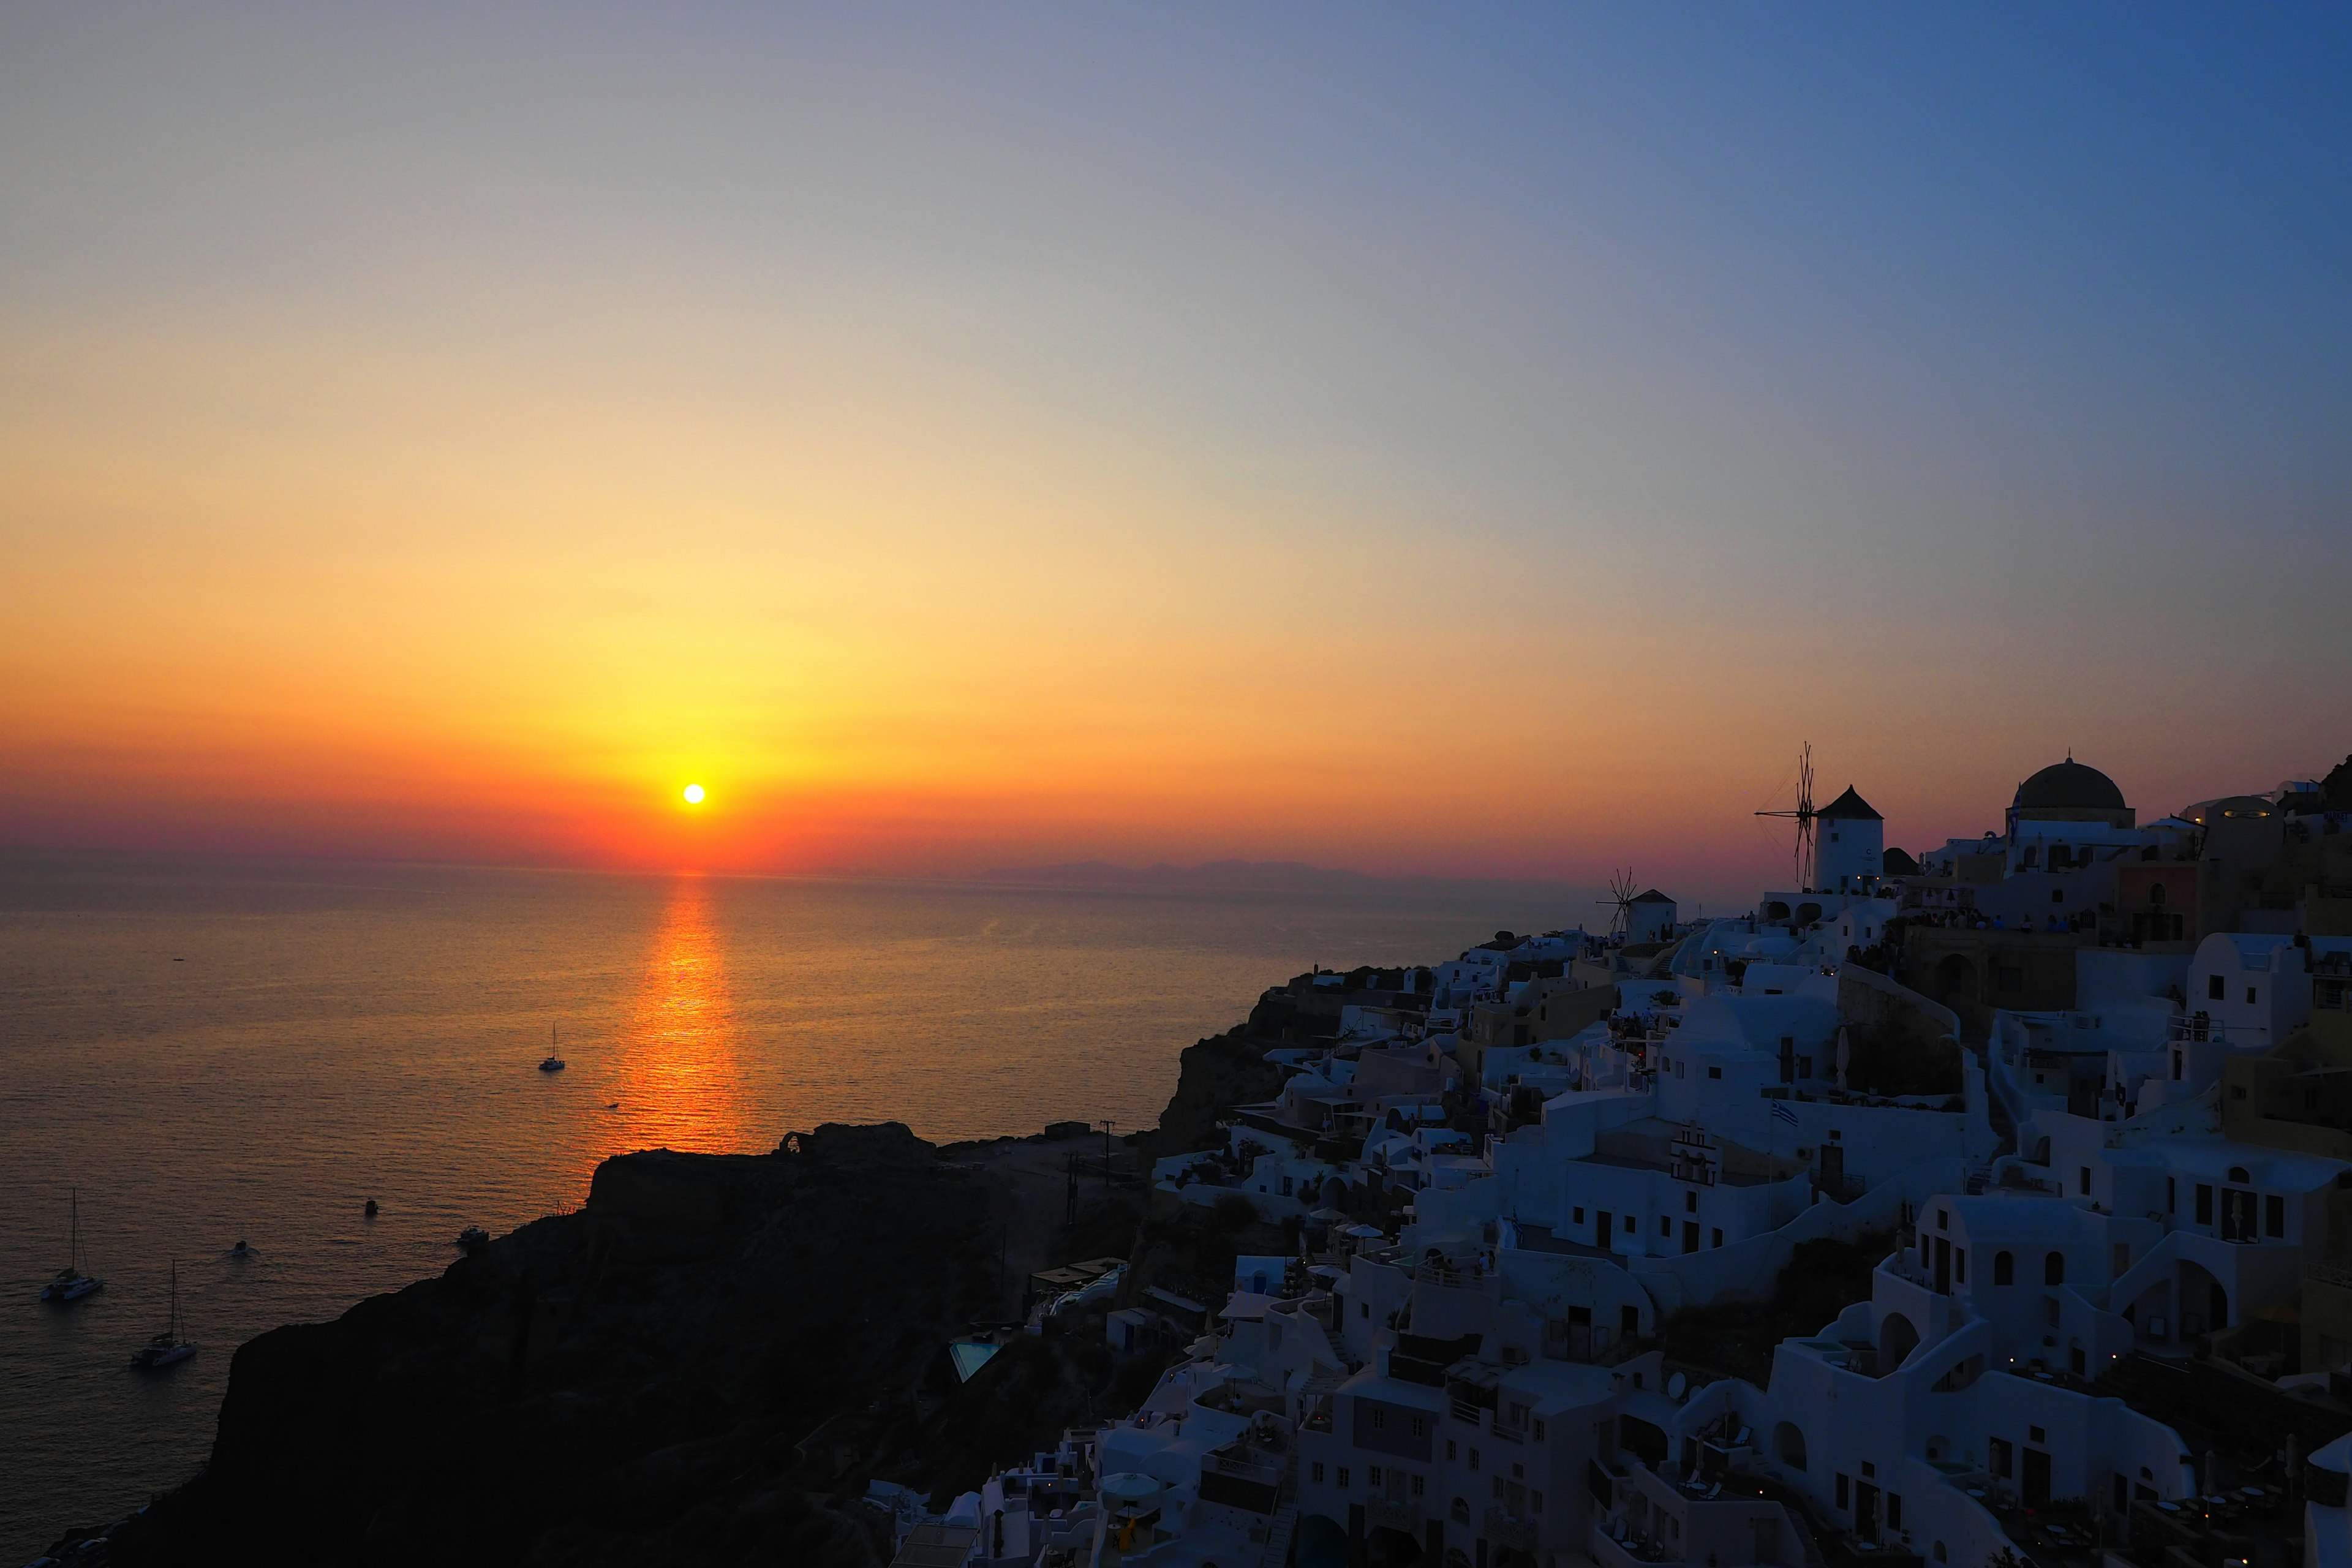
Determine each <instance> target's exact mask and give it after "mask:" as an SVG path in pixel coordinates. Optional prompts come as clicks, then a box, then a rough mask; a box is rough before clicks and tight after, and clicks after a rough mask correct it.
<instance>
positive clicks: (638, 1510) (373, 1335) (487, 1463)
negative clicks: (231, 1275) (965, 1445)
mask: <svg viewBox="0 0 2352 1568" xmlns="http://www.w3.org/2000/svg"><path fill="white" fill-rule="evenodd" d="M989 1212H990V1204H989V1194H987V1192H986V1191H985V1190H984V1184H982V1182H979V1181H977V1180H975V1179H973V1178H972V1177H971V1176H970V1175H968V1174H966V1173H960V1172H956V1171H953V1170H950V1169H948V1168H946V1167H944V1166H942V1165H941V1163H940V1161H939V1160H938V1159H937V1157H936V1152H935V1151H934V1150H933V1149H932V1148H931V1146H930V1145H929V1144H927V1143H924V1142H920V1141H919V1140H918V1139H916V1138H915V1137H914V1136H913V1135H912V1134H911V1133H910V1132H908V1130H907V1129H906V1128H905V1127H903V1126H901V1125H899V1124H898V1123H895V1122H894V1123H887V1124H885V1125H882V1126H879V1127H843V1126H825V1127H821V1128H819V1129H817V1130H816V1131H814V1132H811V1133H803V1134H798V1135H795V1136H794V1137H793V1138H792V1139H788V1140H787V1141H786V1142H785V1145H784V1146H783V1147H782V1148H780V1149H779V1150H778V1151H777V1152H775V1153H773V1154H772V1155H765V1156H716V1155H693V1154H675V1153H669V1152H650V1153H640V1154H627V1155H622V1156H619V1157H616V1158H614V1159H612V1160H608V1161H606V1162H605V1163H604V1165H603V1166H601V1167H600V1168H599V1169H598V1171H597V1173H596V1175H595V1180H594V1184H593V1187H592V1189H591V1193H590V1196H589V1200H588V1204H587V1206H586V1207H585V1208H584V1209H583V1211H582V1212H580V1213H578V1214H575V1215H562V1216H560V1217H556V1218H551V1219H544V1220H541V1221H538V1222H537V1223H535V1224H532V1225H529V1226H524V1227H523V1228H522V1229H520V1230H519V1231H517V1232H515V1233H514V1234H513V1235H511V1236H508V1237H501V1238H499V1240H497V1241H495V1242H493V1243H492V1244H490V1245H489V1246H488V1247H485V1248H483V1249H481V1250H480V1251H479V1252H478V1254H476V1255H475V1256H473V1257H470V1258H465V1259H463V1260H461V1261H459V1262H458V1263H457V1264H456V1265H454V1266H453V1267H452V1268H450V1269H449V1270H448V1272H447V1273H446V1274H445V1275H443V1276H442V1277H441V1278H439V1279H432V1280H427V1281H425V1282H423V1283H421V1284H417V1285H413V1286H411V1287H409V1288H408V1289H404V1290H402V1291H400V1292H398V1293H396V1294H394V1295H390V1296H383V1297H378V1298H375V1299H374V1300H368V1301H364V1302H362V1303H361V1304H360V1305H359V1306H357V1307H354V1308H353V1309H352V1310H350V1311H349V1312H346V1313H345V1314H344V1315H343V1316H342V1317H341V1318H340V1319H338V1320H337V1321H333V1322H331V1323H317V1324H303V1325H299V1326H296V1327H291V1328H284V1329H278V1330H276V1331H272V1332H270V1333H267V1334H264V1335H262V1336H260V1337H259V1338H257V1339H256V1340H254V1341H252V1342H249V1343H247V1345H245V1346H244V1347H243V1348H242V1349H240V1350H239V1351H238V1352H237V1353H236V1362H235V1363H234V1364H233V1366H232V1369H231V1372H230V1378H229V1388H228V1394H227V1396H226V1399H225V1400H224V1402H223V1404H222V1407H221V1419H220V1434H219V1437H218V1439H217V1441H216V1442H215V1447H214V1450H213V1458H212V1462H211V1464H210V1466H209V1467H208V1468H206V1470H205V1473H204V1474H203V1475H202V1476H201V1477H199V1478H198V1479H196V1480H194V1482H192V1483H190V1484H189V1485H187V1486H185V1487H184V1488H182V1489H180V1490H179V1491H177V1492H176V1493H173V1494H172V1495H171V1496H170V1497H168V1498H166V1499H164V1500H162V1501H161V1502H159V1503H158V1504H157V1505H156V1506H155V1507H154V1508H153V1509H152V1510H149V1512H148V1513H147V1514H146V1515H145V1516H144V1517H142V1518H141V1519H138V1520H135V1521H130V1522H128V1523H126V1524H125V1525H124V1526H122V1527H121V1528H120V1529H118V1530H117V1531H115V1532H114V1537H113V1540H112V1542H111V1543H110V1545H111V1554H112V1558H113V1561H115V1562H117V1563H183V1562H197V1561H226V1560H235V1561H239V1562H253V1563H281V1562H282V1563H297V1562H299V1563H424V1562H433V1563H614V1564H619V1563H633V1564H645V1563H735V1562H770V1563H773V1562H793V1563H864V1562H879V1561H885V1560H887V1542H885V1541H884V1540H883V1539H882V1538H881V1537H880V1535H879V1534H878V1533H877V1530H876V1524H877V1520H876V1519H875V1518H873V1517H869V1515H868V1513H867V1510H864V1509H862V1508H858V1507H856V1506H855V1505H846V1506H845V1504H844V1503H843V1502H841V1501H839V1500H836V1499H835V1497H834V1496H833V1495H832V1493H831V1490H830V1489H829V1486H828V1483H829V1482H830V1481H831V1479H833V1476H832V1471H833V1469H834V1468H835V1467H834V1460H835V1455H834V1453H833V1452H832V1451H831V1450H830V1449H829V1448H826V1447H824V1445H822V1444H818V1445H814V1446H812V1445H811V1443H810V1442H809V1439H810V1437H811V1436H812V1435H813V1434H814V1433H815V1431H816V1429H817V1428H818V1427H819V1426H822V1425H823V1424H824V1422H826V1421H827V1420H828V1419H831V1418H835V1417H837V1416H839V1415H842V1414H844V1413H845V1412H847V1411H853V1410H856V1409H859V1408H862V1407H864V1406H865V1405H870V1404H874V1403H876V1402H877V1401H878V1402H881V1403H883V1404H886V1405H887V1404H888V1403H889V1402H891V1401H892V1400H894V1399H899V1400H903V1399H904V1397H905V1396H906V1394H908V1385H909V1384H911V1382H912V1381H913V1376H914V1375H919V1373H920V1369H921V1368H922V1367H923V1365H924V1364H925V1363H926V1361H927V1360H928V1358H929V1357H930V1356H932V1355H934V1354H936V1353H937V1351H938V1348H939V1346H940V1343H941V1342H943V1341H944V1340H946V1339H947V1338H949V1337H950V1336H951V1335H952V1334H953V1333H955V1332H956V1331H959V1330H961V1328H962V1327H963V1326H964V1325H965V1323H966V1322H968V1321H970V1320H971V1318H972V1317H973V1316H974V1314H975V1313H976V1312H984V1311H985V1310H987V1308H988V1307H989V1306H990V1305H991V1304H992V1300H993V1299H994V1291H995V1287H996V1283H997V1279H996V1272H995V1270H996V1264H997V1257H996V1248H995V1244H994V1232H993V1227H992V1225H991V1224H990V1221H989ZM910 1373H911V1374H912V1375H910Z"/></svg>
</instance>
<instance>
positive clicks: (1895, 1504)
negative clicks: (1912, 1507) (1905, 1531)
mask: <svg viewBox="0 0 2352 1568" xmlns="http://www.w3.org/2000/svg"><path fill="white" fill-rule="evenodd" d="M1886 1528H1887V1529H1889V1530H1900V1529H1902V1528H1903V1494H1902V1493H1900V1492H1888V1493H1887V1494H1886Z"/></svg>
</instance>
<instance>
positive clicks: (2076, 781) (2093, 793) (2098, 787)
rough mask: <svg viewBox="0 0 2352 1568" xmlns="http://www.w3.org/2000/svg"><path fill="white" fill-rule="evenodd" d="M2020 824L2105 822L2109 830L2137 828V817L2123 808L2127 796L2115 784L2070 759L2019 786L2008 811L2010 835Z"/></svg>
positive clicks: (2096, 770) (2055, 764)
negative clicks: (2113, 828) (2110, 828)
mask: <svg viewBox="0 0 2352 1568" xmlns="http://www.w3.org/2000/svg"><path fill="white" fill-rule="evenodd" d="M2021 821H2031V822H2103V823H2105V824H2106V825H2107V826H2110V827H2132V826H2137V823H2138V814H2137V813H2136V812H2134V811H2133V810H2132V808H2131V807H2130V806H2128V805H2125V804H2124V792H2123V791H2121V790H2119V789H2117V788H2116V781H2115V780H2113V779H2111V778H2109V777H2108V776H2107V775H2106V774H2105V773H2101V772H2100V771H2099V770H2098V769H2096V768H2094V767H2086V766H2084V764H2083V763H2078V762H2076V761H2075V760H2074V757H2073V756H2071V755H2069V756H2068V757H2067V759H2066V760H2065V761H2064V762H2063V763H2051V764H2050V765H2049V766H2048V767H2046V768H2044V769H2042V771H2041V772H2040V773H2035V774H2034V775H2033V776H2032V778H2029V779H2027V780H2026V781H2025V782H2024V783H2023V784H2019V785H2018V786H2017V796H2016V798H2015V799H2014V800H2012V801H2011V803H2010V807H2009V830H2010V832H2011V835H2014V834H2015V833H2016V832H2017V825H2018V823H2020V822H2021Z"/></svg>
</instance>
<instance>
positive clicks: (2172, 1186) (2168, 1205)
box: [2164, 1051, 2180, 1214]
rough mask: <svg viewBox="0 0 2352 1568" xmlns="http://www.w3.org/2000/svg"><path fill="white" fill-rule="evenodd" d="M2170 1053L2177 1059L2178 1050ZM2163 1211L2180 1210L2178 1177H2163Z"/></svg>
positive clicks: (2176, 1074)
mask: <svg viewBox="0 0 2352 1568" xmlns="http://www.w3.org/2000/svg"><path fill="white" fill-rule="evenodd" d="M2172 1054H2173V1057H2174V1058H2175V1059H2176V1060H2178V1059H2179V1056H2180V1053H2179V1051H2175V1052H2173V1053H2172ZM2172 1076H2173V1077H2175V1078H2179V1076H2180V1075H2179V1073H2177V1072H2176V1073H2174V1074H2173V1075H2172ZM2164 1212H2165V1213H2167V1214H2179V1212H2180V1183H2179V1180H2178V1179H2176V1178H2174V1177H2171V1176H2167V1177H2165V1178H2164Z"/></svg>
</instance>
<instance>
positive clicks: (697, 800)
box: [686, 784, 702, 805]
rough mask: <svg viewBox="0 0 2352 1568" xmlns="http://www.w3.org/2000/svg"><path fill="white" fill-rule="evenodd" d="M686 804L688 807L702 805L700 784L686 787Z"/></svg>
mask: <svg viewBox="0 0 2352 1568" xmlns="http://www.w3.org/2000/svg"><path fill="white" fill-rule="evenodd" d="M686 804H687V805H701V804H702V786H701V785H700V784H688V785H687V786H686Z"/></svg>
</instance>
